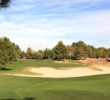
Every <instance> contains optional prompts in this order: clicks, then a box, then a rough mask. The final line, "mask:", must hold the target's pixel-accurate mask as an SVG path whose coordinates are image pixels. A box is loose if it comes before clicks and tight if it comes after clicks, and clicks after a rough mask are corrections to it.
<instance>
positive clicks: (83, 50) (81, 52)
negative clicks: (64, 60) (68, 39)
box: [72, 41, 88, 59]
mask: <svg viewBox="0 0 110 100" xmlns="http://www.w3.org/2000/svg"><path fill="white" fill-rule="evenodd" d="M72 47H73V48H74V59H85V58H87V57H88V54H87V46H86V44H85V43H84V42H83V41H78V42H76V43H73V44H72Z"/></svg>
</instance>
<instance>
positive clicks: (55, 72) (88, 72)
mask: <svg viewBox="0 0 110 100" xmlns="http://www.w3.org/2000/svg"><path fill="white" fill-rule="evenodd" d="M29 71H30V72H32V73H39V74H38V75H37V74H36V75H28V74H12V73H7V75H13V76H24V77H45V78H69V77H83V76H93V75H102V74H110V67H107V66H92V67H82V68H81V67H75V68H67V69H66V68H64V69H55V68H52V67H38V68H36V67H32V68H30V70H29Z"/></svg>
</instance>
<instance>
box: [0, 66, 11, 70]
mask: <svg viewBox="0 0 110 100" xmlns="http://www.w3.org/2000/svg"><path fill="white" fill-rule="evenodd" d="M0 70H1V71H7V70H11V69H10V68H6V67H0Z"/></svg>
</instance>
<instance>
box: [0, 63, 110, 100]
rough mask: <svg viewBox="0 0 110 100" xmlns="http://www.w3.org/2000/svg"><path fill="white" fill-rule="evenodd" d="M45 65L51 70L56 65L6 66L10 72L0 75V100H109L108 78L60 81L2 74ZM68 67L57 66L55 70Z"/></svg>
mask: <svg viewBox="0 0 110 100" xmlns="http://www.w3.org/2000/svg"><path fill="white" fill-rule="evenodd" d="M46 64H47V65H46ZM52 64H53V65H52ZM44 65H45V66H52V67H54V66H55V65H57V64H56V63H53V62H51V61H47V62H46V61H45V63H44V61H37V62H35V61H18V62H15V63H13V64H10V65H8V68H9V69H12V70H5V71H3V72H0V73H1V74H0V100H110V86H109V85H110V75H100V76H91V77H90V76H89V77H80V78H61V79H52V78H28V77H18V76H7V75H3V73H5V72H12V71H14V72H16V71H19V70H21V69H23V68H24V67H26V66H39V67H40V66H44ZM63 65H65V66H63ZM70 65H71V64H70ZM70 65H69V67H70ZM73 65H74V64H73ZM73 65H71V67H72V66H73ZM77 65H78V64H77ZM79 65H80V64H79ZM67 66H68V64H67V65H66V64H58V66H57V67H67ZM55 67H56V66H55ZM73 67H74V66H73Z"/></svg>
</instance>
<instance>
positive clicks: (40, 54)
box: [20, 41, 110, 60]
mask: <svg viewBox="0 0 110 100" xmlns="http://www.w3.org/2000/svg"><path fill="white" fill-rule="evenodd" d="M20 57H21V58H24V57H25V58H27V59H36V60H42V59H53V60H63V59H71V60H75V59H77V60H80V59H85V58H109V57H110V48H104V47H99V48H95V47H94V46H91V45H87V44H85V43H84V42H83V41H78V42H73V43H72V45H68V46H66V45H64V44H63V42H62V41H59V42H58V44H57V45H56V46H55V47H54V48H52V49H47V48H46V49H45V50H39V51H33V50H32V49H31V48H28V49H27V51H26V52H21V55H20Z"/></svg>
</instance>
